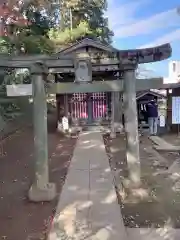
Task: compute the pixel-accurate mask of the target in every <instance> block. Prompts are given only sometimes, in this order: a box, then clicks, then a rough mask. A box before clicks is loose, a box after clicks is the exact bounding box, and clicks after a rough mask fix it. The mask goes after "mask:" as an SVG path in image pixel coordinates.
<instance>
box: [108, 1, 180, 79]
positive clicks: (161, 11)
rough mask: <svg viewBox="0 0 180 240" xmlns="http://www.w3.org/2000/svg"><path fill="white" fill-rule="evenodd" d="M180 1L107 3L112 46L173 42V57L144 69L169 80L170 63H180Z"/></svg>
mask: <svg viewBox="0 0 180 240" xmlns="http://www.w3.org/2000/svg"><path fill="white" fill-rule="evenodd" d="M178 7H179V8H180V0H108V11H107V16H108V19H109V25H110V28H111V29H112V30H113V31H114V34H115V36H114V38H113V46H114V47H116V48H118V49H134V48H144V47H152V46H158V45H161V44H164V43H171V47H172V57H171V58H170V59H168V60H164V61H161V62H158V63H152V64H146V65H144V66H141V67H140V68H142V69H147V70H148V72H149V74H150V75H153V76H162V77H168V62H169V61H170V60H180V11H179V15H178V10H177V9H178Z"/></svg>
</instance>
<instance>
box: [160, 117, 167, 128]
mask: <svg viewBox="0 0 180 240" xmlns="http://www.w3.org/2000/svg"><path fill="white" fill-rule="evenodd" d="M165 125H166V119H165V116H164V115H160V116H159V126H160V127H165Z"/></svg>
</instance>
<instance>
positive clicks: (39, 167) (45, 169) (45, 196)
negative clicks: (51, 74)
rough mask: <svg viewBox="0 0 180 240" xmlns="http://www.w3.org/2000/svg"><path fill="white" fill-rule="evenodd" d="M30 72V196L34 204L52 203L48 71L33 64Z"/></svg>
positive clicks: (53, 195) (53, 187)
mask: <svg viewBox="0 0 180 240" xmlns="http://www.w3.org/2000/svg"><path fill="white" fill-rule="evenodd" d="M30 70H31V76H32V86H33V114H34V158H35V169H34V171H35V176H34V182H33V184H32V186H31V188H30V190H29V194H28V196H29V199H30V200H31V201H34V202H41V201H51V200H52V199H54V198H55V196H56V187H55V184H53V183H49V159H48V133H47V103H46V93H45V86H44V79H43V78H44V77H45V74H47V71H46V68H44V66H43V65H41V64H38V63H35V64H33V66H32V67H31V69H30ZM47 70H48V69H47Z"/></svg>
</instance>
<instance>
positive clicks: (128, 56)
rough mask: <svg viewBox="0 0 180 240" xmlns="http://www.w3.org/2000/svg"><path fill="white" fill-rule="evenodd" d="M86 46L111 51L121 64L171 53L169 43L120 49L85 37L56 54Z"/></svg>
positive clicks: (139, 62)
mask: <svg viewBox="0 0 180 240" xmlns="http://www.w3.org/2000/svg"><path fill="white" fill-rule="evenodd" d="M86 47H93V48H96V49H97V52H98V49H99V51H104V52H107V53H111V54H112V55H113V54H114V55H113V56H114V57H115V56H116V57H117V58H119V60H120V63H121V62H122V64H142V63H150V62H156V61H162V60H165V59H167V58H169V57H171V54H172V48H171V45H170V44H169V43H166V44H162V45H160V46H156V47H151V48H144V49H127V50H120V49H116V48H114V47H113V46H111V45H105V44H103V43H101V42H100V41H98V40H93V39H89V38H85V39H83V40H82V41H79V42H76V43H75V44H73V45H71V46H70V47H67V48H65V49H63V50H61V51H60V52H58V53H57V55H59V56H62V55H66V54H72V53H73V52H75V51H76V50H78V49H81V48H86Z"/></svg>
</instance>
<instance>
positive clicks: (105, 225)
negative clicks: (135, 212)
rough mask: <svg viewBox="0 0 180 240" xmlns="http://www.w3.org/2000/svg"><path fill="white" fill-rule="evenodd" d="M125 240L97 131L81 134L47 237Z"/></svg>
mask: <svg viewBox="0 0 180 240" xmlns="http://www.w3.org/2000/svg"><path fill="white" fill-rule="evenodd" d="M58 239H61V240H65V239H66V240H70V239H71V240H84V239H86V240H128V239H127V232H126V229H125V227H124V224H123V220H122V216H121V211H120V206H119V205H118V202H117V198H116V192H115V189H114V184H113V177H112V173H111V170H110V167H109V161H108V157H107V154H106V151H105V146H104V142H103V138H102V135H101V133H100V132H84V133H81V134H80V136H79V139H78V142H77V145H76V148H75V150H74V155H73V158H72V160H71V165H70V167H69V172H68V175H67V178H66V182H65V184H64V187H63V190H62V192H61V196H60V199H59V204H58V206H57V211H56V214H55V218H54V220H53V222H52V226H51V229H50V232H49V236H48V240H58Z"/></svg>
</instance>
